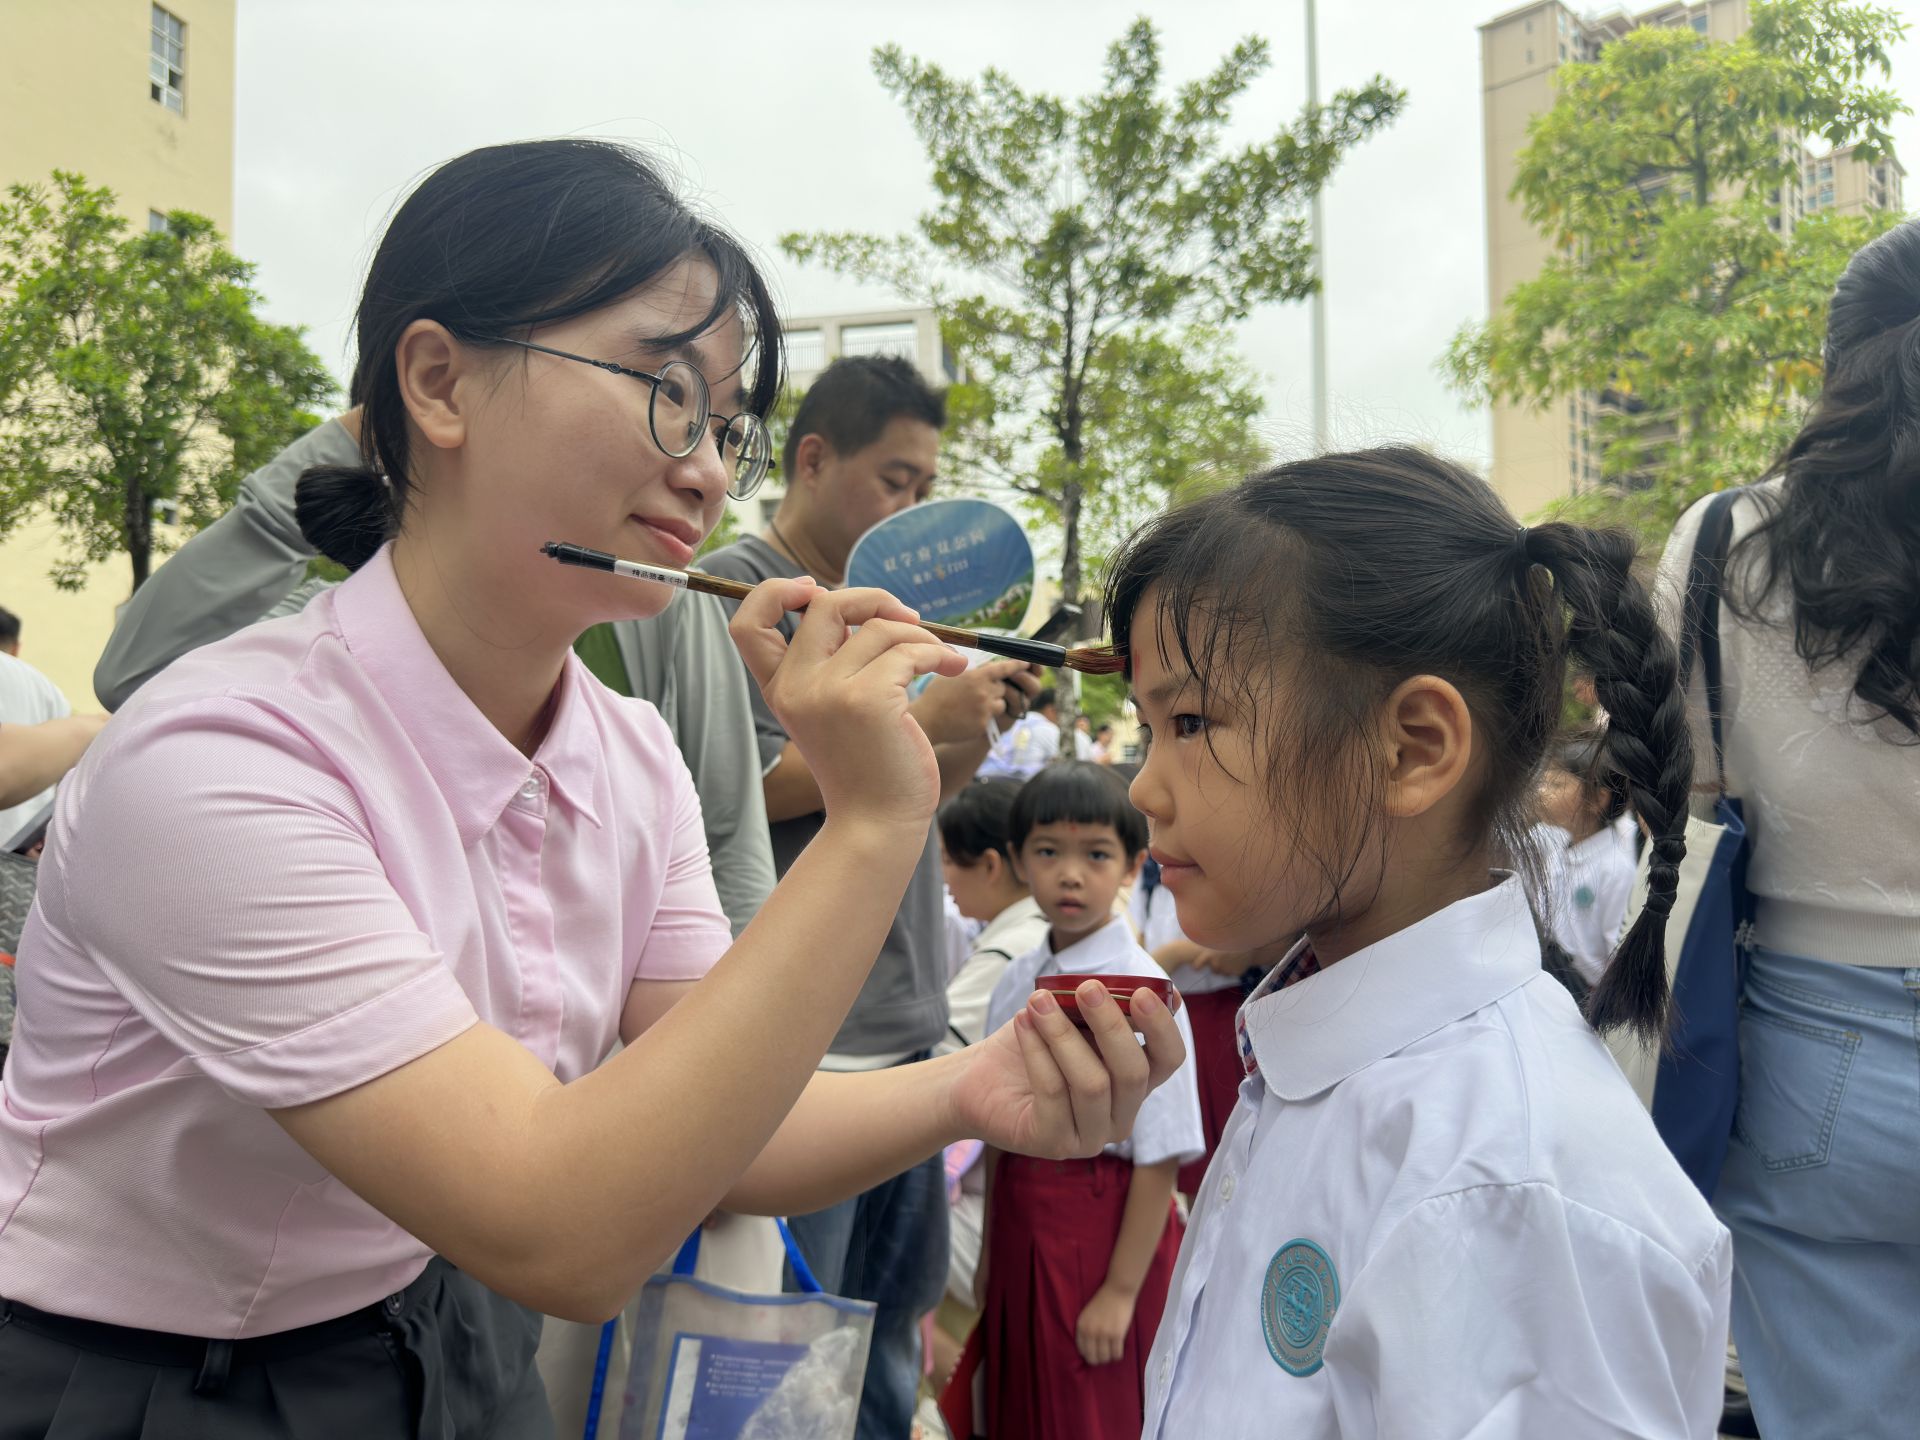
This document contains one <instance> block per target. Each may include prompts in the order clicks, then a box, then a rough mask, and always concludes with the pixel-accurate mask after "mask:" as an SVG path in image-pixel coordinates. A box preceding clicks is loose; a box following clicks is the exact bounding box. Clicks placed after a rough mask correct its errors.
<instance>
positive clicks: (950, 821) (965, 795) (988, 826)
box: [938, 778, 1020, 865]
mask: <svg viewBox="0 0 1920 1440" xmlns="http://www.w3.org/2000/svg"><path fill="white" fill-rule="evenodd" d="M1019 794H1020V782H1019V781H1018V780H1008V779H1005V778H995V779H992V780H976V781H974V783H973V784H971V785H969V786H967V787H966V789H964V790H962V791H961V792H960V793H959V794H958V795H955V796H954V797H953V798H952V799H951V800H949V801H947V803H946V804H944V805H942V806H941V807H940V813H939V816H938V823H939V826H940V843H941V844H942V845H943V846H945V847H946V851H947V854H948V855H950V856H951V857H952V858H953V859H954V860H955V862H957V863H958V864H961V865H971V864H973V863H974V862H975V861H976V860H978V859H979V858H980V857H981V856H982V855H985V854H986V853H987V852H988V851H989V850H997V851H999V852H1000V855H1001V857H1002V858H1003V859H1011V858H1012V855H1013V843H1012V841H1010V840H1009V839H1008V838H1007V837H1008V834H1009V831H1010V829H1011V823H1010V822H1011V819H1012V816H1013V802H1014V800H1015V798H1016V797H1017V796H1018V795H1019Z"/></svg>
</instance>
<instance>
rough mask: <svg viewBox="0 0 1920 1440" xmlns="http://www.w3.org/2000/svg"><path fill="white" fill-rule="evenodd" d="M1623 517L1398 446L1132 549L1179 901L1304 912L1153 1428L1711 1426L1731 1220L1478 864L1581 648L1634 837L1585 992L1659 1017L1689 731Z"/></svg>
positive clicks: (1217, 1166) (1210, 1207)
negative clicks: (1637, 892) (1609, 519)
mask: <svg viewBox="0 0 1920 1440" xmlns="http://www.w3.org/2000/svg"><path fill="white" fill-rule="evenodd" d="M1633 551H1634V547H1633V543H1632V541H1631V539H1630V538H1628V537H1626V536H1623V535H1620V534H1616V533H1602V532H1594V531H1589V530H1584V529H1581V528H1578V527H1575V526H1572V525H1564V524H1552V525H1543V526H1539V527H1537V528H1535V529H1532V530H1527V529H1523V528H1521V527H1519V526H1517V525H1516V524H1515V523H1514V520H1513V518H1512V517H1511V516H1510V515H1509V514H1508V513H1507V511H1506V510H1505V509H1504V507H1503V506H1502V505H1501V504H1500V502H1499V500H1498V499H1496V498H1495V496H1494V493H1493V491H1492V490H1491V489H1490V488H1489V487H1488V486H1487V485H1486V483H1485V482H1484V481H1482V480H1481V479H1479V478H1478V477H1477V476H1474V475H1471V474H1468V473H1467V472H1465V471H1463V470H1461V469H1459V468H1457V467H1455V466H1452V465H1448V464H1446V463H1444V462H1442V461H1439V460H1436V459H1434V458H1432V457H1431V456H1428V455H1426V454H1424V453H1422V452H1419V451H1416V450H1404V449H1401V450H1381V451H1372V452H1367V453H1362V454H1355V455H1330V456H1325V457H1322V458H1320V459H1317V460H1309V461H1303V462H1300V463H1298V464H1293V465H1287V466H1282V467H1280V468H1278V469H1276V470H1273V471H1270V472H1268V473H1266V474H1263V475H1260V476H1258V477H1256V478H1254V479H1251V480H1249V481H1247V482H1246V483H1245V484H1244V485H1242V486H1240V487H1239V488H1237V489H1235V490H1232V491H1229V492H1226V493H1224V494H1221V495H1218V496H1215V497H1212V498H1209V499H1207V500H1203V501H1200V502H1198V503H1196V504H1193V505H1190V506H1186V507H1184V508H1182V509H1180V510H1177V511H1174V512H1172V513H1171V514H1170V515H1168V516H1166V517H1163V518H1162V519H1160V520H1158V521H1156V522H1154V523H1153V524H1152V525H1150V526H1149V527H1148V528H1147V529H1146V530H1145V531H1144V532H1142V533H1140V534H1138V535H1136V536H1135V537H1134V539H1133V540H1132V541H1130V542H1129V545H1128V547H1127V548H1126V550H1125V551H1124V552H1123V554H1122V555H1121V556H1120V557H1119V558H1118V559H1117V561H1116V562H1115V565H1114V569H1113V573H1112V580H1111V582H1110V588H1109V592H1108V607H1107V609H1108V614H1109V616H1110V617H1111V621H1112V624H1113V629H1114V638H1115V642H1116V643H1117V644H1118V645H1119V646H1120V648H1121V650H1122V652H1123V653H1124V654H1125V655H1126V656H1127V659H1128V663H1129V667H1130V675H1131V680H1132V684H1133V688H1134V692H1135V694H1136V696H1137V699H1138V704H1139V706H1140V713H1141V717H1142V719H1143V720H1144V721H1145V722H1146V724H1147V725H1148V726H1149V727H1150V729H1151V733H1152V743H1151V748H1150V750H1149V753H1148V757H1147V761H1146V764H1145V766H1144V768H1143V769H1142V770H1141V772H1140V775H1139V776H1138V778H1137V779H1136V780H1135V781H1134V784H1133V792H1132V793H1133V799H1134V803H1135V804H1136V805H1137V806H1138V807H1139V808H1140V809H1141V810H1142V811H1144V812H1145V813H1146V815H1147V817H1148V820H1149V822H1150V823H1151V826H1152V831H1153V840H1152V850H1153V854H1154V856H1155V858H1156V859H1157V860H1158V861H1159V863H1160V866H1161V877H1162V881H1163V883H1164V884H1165V885H1166V886H1167V887H1168V888H1169V889H1170V890H1172V891H1173V893H1174V895H1175V897H1176V898H1177V899H1178V901H1179V913H1180V924H1181V928H1182V929H1183V930H1185V931H1186V933H1187V934H1188V935H1190V936H1191V937H1192V938H1193V939H1194V940H1195V941H1196V942H1198V943H1201V944H1205V945H1209V946H1214V947H1218V948H1221V949H1245V948H1248V947H1249V946H1252V945H1255V944H1258V943H1259V942H1261V941H1262V940H1265V939H1267V938H1269V937H1272V936H1275V935H1281V934H1286V933H1293V934H1298V935H1303V936H1304V938H1303V939H1302V940H1301V942H1300V944H1299V945H1298V946H1297V947H1296V948H1295V950H1294V952H1293V953H1292V954H1291V955H1290V956H1289V957H1288V958H1287V959H1286V960H1284V961H1283V962H1282V963H1281V964H1280V965H1279V966H1278V967H1276V969H1275V970H1274V972H1273V974H1271V975H1270V976H1269V977H1268V978H1267V979H1266V980H1265V981H1264V982H1263V983H1262V984H1261V986H1260V987H1259V988H1258V989H1257V990H1256V991H1255V992H1254V994H1253V996H1252V997H1251V998H1250V999H1249V1000H1248V1001H1247V1003H1246V1005H1245V1007H1244V1008H1243V1009H1242V1011H1241V1014H1240V1019H1239V1036H1240V1042H1241V1049H1242V1057H1243V1061H1244V1068H1245V1070H1246V1075H1247V1078H1246V1080H1245V1082H1244V1084H1243V1086H1242V1090H1241V1099H1240V1105H1239V1108H1238V1110H1237V1112H1236V1113H1235V1115H1234V1117H1233V1119H1232V1120H1231V1122H1230V1123H1229V1124H1228V1127H1227V1131H1226V1134H1225V1135H1224V1136H1223V1137H1222V1139H1221V1142H1220V1147H1219V1149H1218V1151H1217V1153H1216V1154H1215V1156H1214V1161H1213V1165H1212V1168H1211V1169H1210V1170H1209V1172H1208V1175H1207V1179H1206V1182H1205V1184H1204V1185H1203V1186H1202V1187H1201V1191H1200V1195H1199V1197H1198V1200H1197V1202H1196V1205H1195V1209H1194V1215H1193V1219H1192V1222H1191V1225H1190V1228H1189V1231H1188V1234H1187V1238H1186V1242H1185V1244H1184V1245H1183V1246H1182V1250H1181V1255H1180V1261H1179V1266H1178V1269H1177V1270H1176V1272H1175V1275H1174V1279H1173V1286H1172V1294H1171V1295H1170V1297H1169V1299H1168V1303H1167V1310H1166V1314H1165V1316H1164V1318H1163V1319H1162V1321H1161V1326H1160V1333H1159V1336H1158V1338H1157V1339H1156V1341H1155V1344H1154V1349H1153V1353H1152V1356H1151V1358H1150V1360H1149V1364H1148V1373H1147V1377H1146V1378H1147V1387H1148V1388H1147V1421H1146V1429H1145V1433H1146V1435H1147V1436H1148V1437H1150V1440H1162V1437H1166V1440H1174V1437H1178V1440H1185V1437H1188V1436H1205V1437H1207V1440H1237V1437H1243V1436H1244V1437H1253V1436H1261V1437H1266V1436H1275V1435H1284V1436H1287V1437H1289V1440H1324V1437H1333V1436H1340V1437H1344V1440H1365V1437H1387V1436H1395V1437H1400V1436H1404V1437H1408V1440H1464V1437H1468V1436H1471V1437H1474V1440H1589V1437H1592V1440H1598V1437H1602V1436H1605V1437H1609V1440H1612V1437H1626V1436H1632V1437H1637V1440H1683V1437H1708V1436H1711V1434H1712V1433H1713V1429H1714V1422H1715V1420H1716V1419H1717V1418H1718V1416H1719V1413H1720V1404H1721V1398H1722V1397H1721V1385H1722V1370H1723V1367H1724V1359H1725V1346H1726V1336H1727V1308H1728V1287H1729V1276H1730V1270H1731V1256H1730V1251H1729V1242H1728V1237H1727V1234H1726V1232H1725V1231H1724V1230H1723V1229H1721V1227H1720V1226H1719V1225H1718V1224H1717V1223H1716V1222H1715V1221H1714V1218H1713V1216H1712V1215H1711V1213H1709V1211H1708V1209H1707V1207H1706V1204H1705V1202H1703V1201H1702V1200H1701V1198H1700V1196H1699V1194H1698V1193H1697V1192H1696V1191H1695V1190H1694V1188H1693V1187H1692V1185H1691V1184H1689V1183H1688V1181H1687V1179H1686V1177H1685V1176H1684V1175H1683V1174H1682V1173H1681V1171H1680V1169H1679V1167H1678V1166H1677V1165H1675V1164H1674V1162H1673V1160H1672V1158H1671V1157H1670V1156H1669V1155H1668V1154H1667V1152H1666V1150H1665V1148H1664V1147H1663V1146H1662V1144H1661V1142H1660V1139H1659V1137H1658V1135H1657V1134H1656V1133H1655V1132H1654V1129H1653V1126H1652V1123H1651V1122H1650V1121H1649V1120H1648V1118H1647V1115H1646V1113H1645V1111H1644V1110H1643V1109H1642V1108H1641V1106H1640V1104H1639V1102H1638V1101H1637V1100H1636V1099H1635V1097H1634V1094H1633V1091H1632V1090H1631V1089H1630V1088H1629V1086H1628V1084H1627V1082H1626V1080H1625V1079H1624V1078H1623V1077H1622V1076H1621V1075H1620V1073H1619V1071H1618V1069H1617V1068H1616V1066H1615V1065H1614V1062H1613V1060H1612V1058H1611V1056H1610V1055H1609V1054H1608V1051H1607V1048H1606V1046H1605V1045H1604V1044H1603V1043H1602V1042H1601V1040H1600V1037H1599V1036H1598V1035H1597V1034H1595V1033H1594V1029H1593V1027H1592V1026H1591V1025H1589V1023H1588V1022H1587V1020H1586V1019H1583V1018H1582V1016H1581V1015H1580V1013H1579V1012H1578V1010H1577V1008H1576V1006H1575V1004H1574V1002H1573V1000H1572V999H1571V998H1570V997H1569V995H1568V994H1567V992H1566V990H1565V989H1563V988H1562V987H1561V985H1559V984H1558V983H1557V982H1556V981H1555V980H1554V979H1552V978H1551V977H1550V976H1548V975H1547V974H1546V973H1545V972H1544V971H1543V970H1542V968H1541V955H1540V947H1539V943H1538V938H1537V933H1536V931H1535V928H1534V923H1533V919H1532V915H1531V912H1530V910H1529V908H1528V904H1527V899H1526V897H1525V895H1524V894H1523V893H1522V889H1521V886H1520V882H1519V880H1518V879H1517V878H1516V877H1514V876H1512V875H1510V874H1507V873H1505V872H1504V871H1502V870H1500V869H1498V868H1496V867H1497V866H1498V865H1499V863H1500V860H1501V857H1503V856H1504V855H1509V854H1514V853H1517V847H1518V846H1519V845H1521V844H1524V843H1525V834H1526V829H1527V826H1528V824H1529V823H1530V820H1531V814H1530V811H1531V806H1532V801H1533V797H1534V791H1535V785H1536V782H1537V777H1538V774H1539V769H1540V764H1541V761H1542V757H1543V753H1544V751H1545V749H1546V746H1547V743H1548V740H1549V737H1550V736H1551V735H1552V733H1553V730H1554V726H1555V723H1556V721H1557V718H1558V714H1559V709H1560V695H1561V686H1562V682H1563V676H1564V671H1565V664H1566V656H1567V652H1568V651H1569V649H1570V650H1571V651H1572V652H1573V653H1574V654H1576V655H1577V656H1578V657H1579V658H1580V659H1581V660H1582V661H1583V662H1584V663H1585V664H1586V665H1587V666H1588V667H1590V668H1591V669H1592V670H1593V671H1594V672H1595V674H1596V675H1597V677H1598V682H1599V690H1600V698H1601V699H1602V700H1603V701H1604V702H1605V703H1606V705H1607V708H1608V710H1609V711H1610V712H1611V715H1612V722H1611V727H1610V729H1609V730H1608V732H1607V739H1606V747H1607V759H1608V762H1609V764H1610V765H1611V766H1612V767H1613V768H1615V769H1617V770H1618V771H1619V772H1620V773H1621V774H1622V775H1624V776H1625V777H1626V781H1627V784H1628V788H1629V793H1630V795H1631V797H1632V800H1633V803H1634V806H1635V808H1636V810H1637V811H1638V813H1639V814H1640V815H1641V816H1642V817H1643V818H1644V819H1645V820H1646V822H1647V824H1648V826H1649V828H1650V831H1651V833H1652V835H1653V836H1654V837H1655V839H1654V842H1653V843H1654V846H1655V850H1654V857H1655V866H1654V870H1653V877H1652V894H1651V897H1650V899H1649V901H1648V905H1647V910H1646V913H1645V914H1644V915H1643V916H1642V917H1641V918H1640V919H1639V920H1637V921H1636V922H1635V925H1634V927H1633V928H1632V929H1631V930H1630V931H1629V933H1628V934H1627V936H1626V937H1625V940H1624V942H1623V943H1622V946H1621V949H1620V952H1619V954H1618V956H1617V957H1616V958H1615V960H1614V963H1613V965H1612V966H1611V967H1610V969H1609V970H1608V972H1607V974H1606V976H1605V977H1604V978H1603V980H1602V982H1601V984H1600V986H1599V988H1598V989H1597V990H1596V991H1595V993H1594V996H1593V998H1592V1001H1591V1013H1592V1019H1593V1022H1594V1024H1596V1025H1599V1026H1603V1027H1604V1026H1615V1025H1626V1026H1630V1027H1632V1028H1634V1029H1636V1030H1638V1031H1640V1032H1642V1033H1650V1034H1657V1033H1659V1031H1660V1030H1661V1028H1662V1026H1663V1025H1664V1023H1665V1016H1666V1008H1667V995H1666V986H1665V973H1666V972H1665V966H1664V958H1663V942H1662V932H1663V930H1664V927H1665V919H1664V917H1665V915H1666V913H1667V912H1668V911H1669V910H1670V909H1671V906H1672V898H1673V894H1674V889H1675V886H1676V883H1677V881H1678V869H1677V867H1678V862H1679V860H1680V858H1681V857H1682V855H1683V854H1684V848H1683V846H1682V845H1681V843H1680V842H1679V840H1678V839H1677V838H1676V837H1677V836H1678V835H1679V834H1680V833H1681V831H1682V829H1683V827H1684V824H1685V814H1686V803H1687V792H1688V786H1689V783H1690V778H1691V769H1690V747H1689V745H1688V740H1687V733H1686V717H1685V713H1684V708H1683V705H1682V702H1681V697H1680V695H1679V690H1678V686H1677V683H1676V676H1675V657H1674V652H1673V648H1672V646H1671V645H1670V644H1669V643H1668V641H1666V640H1665V639H1664V638H1663V637H1662V636H1661V634H1660V632H1659V631H1658V629H1657V628H1656V626H1655V622H1654V615H1653V611H1652V608H1651V606H1650V602H1649V600H1648V597H1647V595H1646V593H1645V591H1644V590H1642V588H1641V587H1640V585H1639V583H1638V582H1637V581H1636V580H1635V579H1634V578H1633V576H1632V573H1631V569H1630V567H1631V563H1632V560H1633Z"/></svg>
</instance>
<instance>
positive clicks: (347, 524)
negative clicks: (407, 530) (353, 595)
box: [293, 465, 400, 570]
mask: <svg viewBox="0 0 1920 1440" xmlns="http://www.w3.org/2000/svg"><path fill="white" fill-rule="evenodd" d="M293 513H294V518H295V519H296V520H298V521H299V523H300V533H301V534H302V535H304V536H306V537H307V543H308V544H309V545H311V546H313V548H314V549H316V550H318V551H319V552H320V553H321V554H322V555H325V556H326V557H327V558H328V559H329V560H332V561H335V562H336V563H338V564H341V565H344V566H346V567H347V569H349V570H358V569H359V568H360V567H361V566H362V565H364V564H366V563H367V561H369V560H371V559H372V558H373V557H374V554H375V552H377V551H378V550H379V549H380V547H381V546H382V545H384V544H386V543H387V541H388V540H389V539H391V538H392V537H393V533H394V531H395V530H397V529H398V528H399V523H398V522H399V518H400V506H399V505H398V504H397V503H396V495H395V492H394V489H393V487H392V486H390V485H389V484H388V483H387V481H386V478H385V477H384V476H382V475H381V474H380V472H379V471H377V470H375V469H374V468H373V467H372V466H371V465H316V466H314V467H313V468H312V469H310V470H308V471H307V472H306V473H305V474H303V475H301V477H300V483H299V484H298V485H296V486H295V487H294V491H293Z"/></svg>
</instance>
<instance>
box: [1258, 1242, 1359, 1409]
mask: <svg viewBox="0 0 1920 1440" xmlns="http://www.w3.org/2000/svg"><path fill="white" fill-rule="evenodd" d="M1339 1308H1340V1277H1339V1276H1338V1275H1336V1274H1334V1271H1333V1261H1332V1260H1330V1259H1328V1258H1327V1252H1326V1251H1324V1250H1322V1249H1321V1248H1320V1247H1319V1246H1318V1245H1316V1244H1314V1243H1313V1241H1311V1240H1289V1241H1288V1242H1287V1243H1286V1244H1285V1245H1282V1246H1281V1247H1280V1248H1279V1249H1278V1250H1277V1251H1275V1252H1274V1256H1273V1259H1272V1260H1271V1261H1270V1262H1269V1263H1268V1265H1267V1282H1266V1284H1265V1285H1263V1286H1261V1287H1260V1328H1261V1329H1262V1330H1263V1331H1264V1332H1265V1333H1266V1337H1267V1353H1268V1354H1269V1355H1271V1356H1273V1363H1274V1364H1276V1365H1278V1366H1279V1367H1280V1368H1281V1369H1282V1370H1284V1371H1286V1372H1287V1373H1288V1374H1289V1375H1311V1374H1313V1372H1314V1371H1316V1370H1318V1369H1319V1368H1320V1353H1321V1352H1322V1351H1323V1350H1325V1349H1326V1348H1327V1330H1328V1329H1329V1328H1330V1327H1331V1326H1332V1324H1333V1313H1334V1311H1336V1310H1338V1309H1339Z"/></svg>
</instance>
